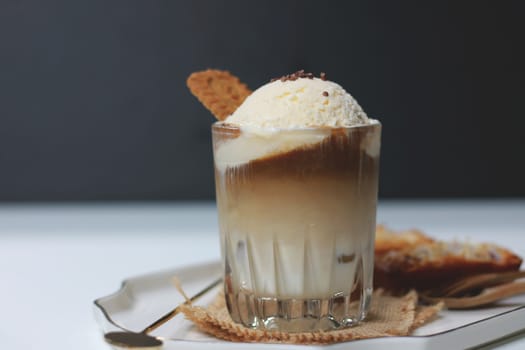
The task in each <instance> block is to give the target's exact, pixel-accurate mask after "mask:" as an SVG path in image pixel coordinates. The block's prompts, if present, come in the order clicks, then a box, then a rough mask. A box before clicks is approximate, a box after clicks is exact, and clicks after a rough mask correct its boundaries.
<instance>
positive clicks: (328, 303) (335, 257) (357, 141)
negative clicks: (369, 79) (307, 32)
mask: <svg viewBox="0 0 525 350" xmlns="http://www.w3.org/2000/svg"><path fill="white" fill-rule="evenodd" d="M212 132H213V148H214V161H215V175H216V176H215V178H216V192H217V206H218V212H219V223H220V235H221V248H222V258H223V268H224V274H225V281H224V282H225V284H224V288H225V296H226V303H227V306H228V310H229V312H230V314H231V316H232V318H233V320H234V321H236V322H238V323H241V324H244V325H245V326H248V327H253V328H259V329H270V330H273V329H276V330H281V331H290V332H300V331H314V330H329V329H338V328H342V327H348V326H351V325H354V324H356V323H357V322H359V321H361V320H363V318H364V317H365V316H366V313H367V309H368V305H369V302H370V297H371V293H372V277H373V276H372V274H373V252H374V246H373V244H374V231H375V217H376V202H377V185H378V169H379V147H380V133H381V125H380V123H379V122H377V121H376V120H373V119H370V118H368V117H367V116H366V114H365V113H364V112H363V110H362V109H361V107H360V106H359V105H358V104H357V102H356V101H355V100H354V99H353V98H352V97H351V96H350V95H349V94H348V93H347V92H346V91H345V90H344V89H343V88H342V87H341V86H339V85H337V84H336V83H333V82H330V81H328V80H326V79H324V77H321V78H315V77H313V76H311V75H305V74H304V73H302V72H301V73H298V74H295V75H290V76H287V77H283V78H282V79H279V80H276V81H273V82H271V83H269V84H267V85H264V86H263V87H261V88H259V89H258V90H256V91H255V92H254V93H253V94H252V95H250V96H249V97H248V98H247V99H246V100H245V101H244V103H243V104H242V105H241V106H240V107H239V108H238V109H237V110H236V111H235V112H234V113H233V114H232V115H231V116H229V117H228V118H226V120H224V121H221V122H217V123H215V124H214V125H213V128H212Z"/></svg>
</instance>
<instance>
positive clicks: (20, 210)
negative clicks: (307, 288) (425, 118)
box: [0, 200, 525, 350]
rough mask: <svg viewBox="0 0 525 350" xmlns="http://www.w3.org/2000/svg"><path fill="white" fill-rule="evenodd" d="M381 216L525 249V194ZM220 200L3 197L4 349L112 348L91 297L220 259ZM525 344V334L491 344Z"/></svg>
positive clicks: (409, 205) (387, 208) (395, 208)
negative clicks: (13, 201)
mask: <svg viewBox="0 0 525 350" xmlns="http://www.w3.org/2000/svg"><path fill="white" fill-rule="evenodd" d="M378 222H379V223H385V224H388V225H390V226H392V227H394V228H409V227H417V228H420V229H423V230H424V231H426V232H427V233H429V234H431V235H432V236H435V237H438V238H443V239H451V238H458V239H470V240H472V241H475V242H480V241H492V242H497V243H499V244H501V245H504V246H507V247H510V248H512V249H513V250H514V251H515V252H517V253H518V254H520V255H522V256H525V200H512V201H511V200H507V201H382V202H381V203H380V207H379V212H378ZM218 245H219V243H218V234H217V224H216V211H215V206H214V204H213V203H209V202H208V203H206V202H193V203H191V202H188V203H161V204H158V203H157V204H152V203H129V204H126V203H124V204H123V203H118V204H67V205H66V204H38V205H37V204H34V205H27V204H17V205H0V275H1V276H2V281H1V288H0V300H1V303H2V308H1V311H2V312H1V316H0V349H55V350H62V349H64V350H65V349H68V350H69V349H77V350H82V349H109V347H108V346H107V345H105V344H104V342H103V340H102V337H101V334H100V332H99V330H98V326H97V324H96V323H95V321H94V318H93V311H92V301H93V300H94V299H96V298H97V297H100V296H104V295H107V294H110V293H112V292H114V291H115V290H117V289H118V287H119V285H120V281H121V280H122V279H124V278H126V277H129V276H134V275H137V274H144V273H148V272H152V271H156V270H162V269H166V268H172V267H177V266H183V265H188V264H194V263H198V262H203V261H209V260H213V259H219V247H218ZM494 347H497V348H498V349H525V335H524V334H523V333H522V334H519V335H516V336H515V337H512V338H510V339H508V340H506V341H503V342H501V341H500V342H498V343H497V344H495V345H490V346H486V347H484V348H486V349H489V348H494Z"/></svg>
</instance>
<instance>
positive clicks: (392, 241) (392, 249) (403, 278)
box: [374, 227, 522, 291]
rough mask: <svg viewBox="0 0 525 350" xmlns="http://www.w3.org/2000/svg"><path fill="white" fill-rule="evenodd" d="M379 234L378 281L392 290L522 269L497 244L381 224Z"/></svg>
mask: <svg viewBox="0 0 525 350" xmlns="http://www.w3.org/2000/svg"><path fill="white" fill-rule="evenodd" d="M377 237H378V239H377V240H376V251H375V269H374V283H375V286H376V287H382V288H386V289H389V290H396V291H404V290H407V289H410V288H415V289H417V290H419V291H424V290H430V289H433V288H436V287H440V286H444V285H447V284H450V283H453V282H454V281H457V280H458V279H461V278H464V277H466V276H471V275H475V274H480V273H489V272H506V271H513V270H518V269H519V267H520V265H521V262H522V259H521V258H520V257H519V256H517V255H516V254H514V253H513V252H511V251H509V250H508V249H505V248H502V247H500V246H497V245H495V244H488V243H481V244H474V243H468V242H467V243H462V242H457V241H453V242H443V241H438V240H434V239H432V238H430V237H428V236H426V235H425V234H424V233H422V232H420V231H417V230H411V231H404V232H399V233H395V232H393V231H391V230H388V229H387V228H386V227H378V234H377Z"/></svg>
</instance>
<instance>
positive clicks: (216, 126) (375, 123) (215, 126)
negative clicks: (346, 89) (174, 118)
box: [211, 119, 382, 133]
mask: <svg viewBox="0 0 525 350" xmlns="http://www.w3.org/2000/svg"><path fill="white" fill-rule="evenodd" d="M370 120H371V121H372V122H371V123H368V124H357V125H352V126H317V127H301V128H274V127H256V126H249V127H248V128H245V129H244V131H250V130H261V131H267V132H269V133H276V132H301V131H330V130H356V129H373V128H377V127H379V128H381V126H382V124H381V122H380V121H379V120H377V119H370ZM211 127H212V130H228V131H238V130H242V129H243V127H242V126H239V125H234V124H229V123H226V122H225V121H223V120H218V121H216V122H214V123H212V125H211Z"/></svg>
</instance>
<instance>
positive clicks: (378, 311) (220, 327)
mask: <svg viewBox="0 0 525 350" xmlns="http://www.w3.org/2000/svg"><path fill="white" fill-rule="evenodd" d="M417 303H418V296H417V293H416V292H415V291H410V292H409V293H407V294H406V295H404V296H402V297H394V296H389V295H384V293H383V291H382V290H378V291H376V292H375V293H374V296H373V298H372V303H371V305H370V312H369V314H368V317H367V319H366V322H362V323H361V324H359V325H357V326H355V327H351V328H346V329H342V330H335V331H329V332H305V333H287V332H280V331H265V330H258V329H249V328H246V327H244V326H242V325H240V324H237V323H235V322H233V321H232V319H231V317H230V315H229V314H228V310H227V308H226V304H225V300H224V294H223V293H222V292H221V293H219V294H218V295H217V297H216V298H215V300H214V301H213V302H212V303H211V304H210V305H208V306H206V307H201V306H194V305H191V304H184V305H183V306H181V311H182V313H184V315H185V316H186V318H187V319H189V320H190V321H192V322H193V323H194V324H195V325H196V326H197V327H198V329H200V330H201V331H203V332H205V333H207V334H210V335H212V336H214V337H216V338H219V339H223V340H228V341H234V342H260V343H288V344H331V343H338V342H344V341H349V340H357V339H366V338H377V337H390V336H404V335H409V334H410V333H411V332H412V331H414V330H415V329H416V328H418V327H420V326H422V325H423V324H425V323H426V322H428V321H429V320H430V319H432V318H433V317H434V316H435V315H436V314H437V313H438V312H439V310H441V309H442V307H443V305H442V304H437V305H433V306H417Z"/></svg>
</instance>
